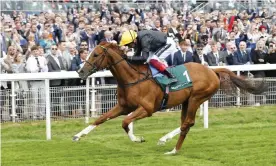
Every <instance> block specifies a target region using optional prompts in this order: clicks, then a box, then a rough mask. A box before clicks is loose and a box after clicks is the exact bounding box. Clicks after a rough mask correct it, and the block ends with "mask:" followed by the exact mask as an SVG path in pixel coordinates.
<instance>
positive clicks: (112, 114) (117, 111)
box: [73, 104, 123, 141]
mask: <svg viewBox="0 0 276 166" xmlns="http://www.w3.org/2000/svg"><path fill="white" fill-rule="evenodd" d="M122 113H123V109H122V108H121V107H120V106H119V104H117V105H115V106H114V107H113V108H112V109H111V110H110V111H108V112H107V113H105V114H103V115H102V116H100V117H99V118H98V119H97V120H96V121H95V122H94V123H93V124H91V125H89V126H88V127H86V128H85V129H83V130H82V131H81V132H79V133H78V134H76V135H75V136H74V137H73V141H79V140H80V138H81V137H82V136H83V135H87V134H88V133H89V132H91V131H92V130H93V129H94V128H95V127H96V126H98V125H100V124H102V123H104V122H105V121H107V120H109V119H113V118H116V117H118V116H120V115H121V114H122Z"/></svg>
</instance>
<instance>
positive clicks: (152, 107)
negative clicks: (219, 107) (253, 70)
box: [73, 42, 264, 154]
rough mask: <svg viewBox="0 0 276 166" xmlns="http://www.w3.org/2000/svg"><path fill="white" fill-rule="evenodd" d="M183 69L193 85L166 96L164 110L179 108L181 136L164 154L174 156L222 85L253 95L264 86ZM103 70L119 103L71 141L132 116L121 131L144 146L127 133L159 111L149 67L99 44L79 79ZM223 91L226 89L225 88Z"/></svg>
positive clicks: (221, 72)
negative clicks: (112, 82) (109, 76)
mask: <svg viewBox="0 0 276 166" xmlns="http://www.w3.org/2000/svg"><path fill="white" fill-rule="evenodd" d="M185 67H186V68H187V70H188V72H189V74H190V77H191V80H192V81H193V86H192V87H189V88H186V89H182V90H179V91H175V92H170V93H169V99H168V103H167V108H171V107H174V106H177V105H179V104H182V111H181V125H180V129H181V132H180V136H179V138H178V141H177V144H176V146H175V148H174V149H173V150H172V151H170V152H168V153H166V154H175V153H177V152H178V151H179V150H180V148H181V146H182V144H183V141H184V139H185V137H186V135H187V133H188V131H189V129H190V127H192V126H193V125H194V124H195V116H196V111H197V109H198V108H199V106H200V105H201V104H202V103H203V102H204V101H206V100H208V99H210V98H211V97H212V95H214V93H216V92H217V90H218V89H219V87H220V84H221V83H223V82H225V81H228V82H231V83H233V84H234V85H235V86H236V87H238V88H240V89H243V90H245V91H248V92H250V93H253V94H259V93H262V92H263V91H264V90H263V89H264V88H263V86H256V85H253V84H250V83H249V82H248V80H246V79H244V78H242V77H238V76H236V74H234V73H233V72H231V71H230V70H228V69H225V68H219V69H210V68H208V67H206V66H204V65H201V64H198V63H187V64H185ZM103 69H109V70H110V71H111V73H112V74H113V76H114V77H115V78H116V80H117V82H118V87H117V95H118V103H117V105H116V106H114V107H113V108H112V109H111V110H110V111H108V112H107V113H105V114H103V115H102V116H101V117H99V118H98V119H97V120H96V121H95V122H94V123H92V124H90V125H89V126H88V127H86V128H85V129H83V130H82V131H81V132H79V133H78V134H76V135H75V136H74V137H73V140H74V141H78V140H80V138H81V137H82V136H83V135H86V134H88V133H89V132H90V131H92V130H93V129H94V128H95V127H96V126H98V125H100V124H102V123H104V122H105V121H107V120H110V119H113V118H116V117H118V116H120V115H127V114H129V113H131V114H130V115H129V116H126V117H125V118H124V120H123V122H122V127H123V129H124V130H125V132H126V133H127V134H128V136H129V138H130V140H131V141H133V142H143V141H144V139H143V137H136V136H135V135H134V134H133V133H132V132H129V131H130V129H129V127H128V125H129V124H130V123H131V122H133V121H135V120H138V119H143V118H145V117H150V116H152V114H153V113H154V112H156V111H158V110H159V109H160V105H161V101H162V98H163V96H164V92H163V91H162V90H161V88H160V86H159V85H158V84H157V83H156V82H155V81H154V79H153V77H152V75H151V72H150V69H149V66H148V65H145V64H141V65H137V64H136V65H135V64H130V63H129V62H128V61H127V60H126V55H125V54H124V53H123V51H121V50H120V47H119V46H118V45H117V44H113V43H106V42H102V43H100V44H99V45H97V46H96V47H95V49H94V50H93V51H92V52H91V53H90V54H89V55H88V57H87V59H86V61H85V63H84V65H83V67H82V68H81V69H80V70H79V71H78V73H79V76H80V78H82V79H86V78H87V77H88V76H89V75H91V74H93V73H95V72H96V71H99V70H103ZM224 87H225V88H227V86H224ZM228 88H229V86H228Z"/></svg>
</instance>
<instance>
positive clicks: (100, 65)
mask: <svg viewBox="0 0 276 166" xmlns="http://www.w3.org/2000/svg"><path fill="white" fill-rule="evenodd" d="M121 55H123V52H122V51H121V50H120V49H119V47H118V45H117V44H112V43H106V42H102V43H100V44H99V45H97V46H96V47H95V48H94V50H93V51H92V52H91V53H90V54H89V55H88V56H87V58H86V60H85V63H84V65H83V66H82V68H80V69H79V70H78V74H79V76H80V78H81V79H86V78H87V77H88V76H90V75H91V74H93V73H95V72H97V71H99V70H103V69H106V68H110V67H112V66H114V65H116V64H117V63H119V62H121V61H122V60H124V58H123V57H121ZM119 58H120V59H119ZM116 59H119V60H117V62H113V61H116Z"/></svg>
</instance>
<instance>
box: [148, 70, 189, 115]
mask: <svg viewBox="0 0 276 166" xmlns="http://www.w3.org/2000/svg"><path fill="white" fill-rule="evenodd" d="M149 67H150V70H151V73H152V77H153V78H154V80H155V82H156V83H157V84H158V85H159V86H160V87H161V89H162V91H163V92H164V97H163V100H162V104H161V107H160V110H162V109H165V108H166V106H167V102H168V99H169V93H170V92H174V91H179V90H182V89H184V88H188V87H191V86H193V83H192V80H191V77H190V75H189V73H188V70H187V68H186V67H185V66H184V65H178V66H172V67H169V68H167V70H168V71H169V72H170V73H172V74H173V75H174V76H175V77H176V78H177V80H178V81H177V82H175V83H171V79H170V78H168V77H167V76H166V75H163V74H162V73H160V72H159V71H158V70H157V69H155V68H154V67H153V66H151V65H149Z"/></svg>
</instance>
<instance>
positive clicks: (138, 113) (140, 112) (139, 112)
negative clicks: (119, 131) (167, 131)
mask: <svg viewBox="0 0 276 166" xmlns="http://www.w3.org/2000/svg"><path fill="white" fill-rule="evenodd" d="M147 116H148V112H147V111H146V110H145V109H144V108H143V107H139V108H138V109H136V110H135V111H134V112H132V114H131V115H129V116H126V117H125V119H124V120H123V123H122V127H123V129H124V130H125V132H126V133H127V134H128V136H129V138H130V140H131V141H133V142H144V141H145V140H144V138H143V137H136V136H135V135H134V134H133V132H131V131H130V129H129V124H130V123H132V122H133V121H135V120H138V119H143V118H145V117H147Z"/></svg>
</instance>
